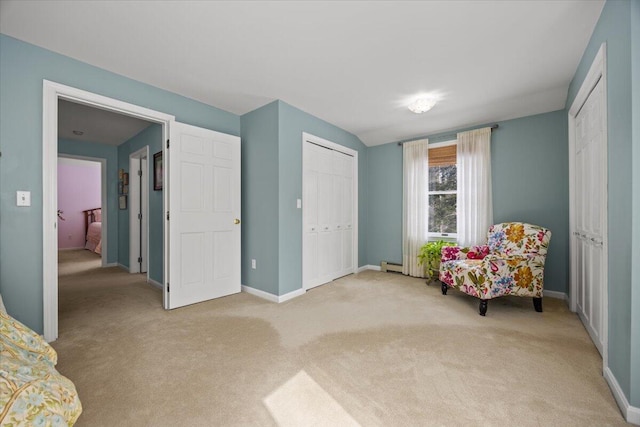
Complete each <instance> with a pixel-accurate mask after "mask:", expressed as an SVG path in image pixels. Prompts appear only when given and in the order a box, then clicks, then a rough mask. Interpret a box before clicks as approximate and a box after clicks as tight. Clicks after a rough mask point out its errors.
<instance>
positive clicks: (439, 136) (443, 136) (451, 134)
mask: <svg viewBox="0 0 640 427" xmlns="http://www.w3.org/2000/svg"><path fill="white" fill-rule="evenodd" d="M499 127H500V125H498V124H495V125H491V132H493V131H494V130H496V129H498V128H499ZM477 129H482V128H477ZM470 130H475V129H470ZM451 136H458V134H457V133H450V134H445V135H438V138H448V137H451ZM424 138H429V137H428V136H427V137H424ZM418 139H422V138H418ZM412 141H417V140H416V139H413V140H412ZM405 142H411V141H402V142H398V145H402V144H404V143H405Z"/></svg>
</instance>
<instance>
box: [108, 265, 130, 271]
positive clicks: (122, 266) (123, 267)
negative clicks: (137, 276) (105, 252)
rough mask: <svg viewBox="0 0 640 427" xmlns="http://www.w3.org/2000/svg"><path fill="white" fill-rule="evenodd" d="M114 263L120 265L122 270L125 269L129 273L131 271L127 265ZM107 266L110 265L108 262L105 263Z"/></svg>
mask: <svg viewBox="0 0 640 427" xmlns="http://www.w3.org/2000/svg"><path fill="white" fill-rule="evenodd" d="M115 265H117V266H118V267H120V268H121V269H123V270H124V271H126V272H127V273H131V271H130V270H129V267H127V266H125V265H123V264H120V263H116V264H115ZM107 266H110V264H107Z"/></svg>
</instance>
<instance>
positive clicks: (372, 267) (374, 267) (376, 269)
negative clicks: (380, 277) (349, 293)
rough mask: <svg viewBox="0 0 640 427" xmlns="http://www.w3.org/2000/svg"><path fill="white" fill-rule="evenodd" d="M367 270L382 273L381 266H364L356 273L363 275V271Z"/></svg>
mask: <svg viewBox="0 0 640 427" xmlns="http://www.w3.org/2000/svg"><path fill="white" fill-rule="evenodd" d="M366 270H374V271H380V266H379V265H371V264H369V265H363V266H362V267H358V269H357V270H356V273H362V272H363V271H366Z"/></svg>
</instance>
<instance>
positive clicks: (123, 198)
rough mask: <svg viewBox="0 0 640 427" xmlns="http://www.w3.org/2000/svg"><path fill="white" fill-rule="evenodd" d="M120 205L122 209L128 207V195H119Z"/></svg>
mask: <svg viewBox="0 0 640 427" xmlns="http://www.w3.org/2000/svg"><path fill="white" fill-rule="evenodd" d="M118 207H119V208H120V209H127V196H120V197H118Z"/></svg>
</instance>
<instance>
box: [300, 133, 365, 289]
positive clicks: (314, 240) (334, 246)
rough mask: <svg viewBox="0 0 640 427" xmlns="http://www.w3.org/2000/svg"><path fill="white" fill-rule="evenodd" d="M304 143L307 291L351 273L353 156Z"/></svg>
mask: <svg viewBox="0 0 640 427" xmlns="http://www.w3.org/2000/svg"><path fill="white" fill-rule="evenodd" d="M305 144H306V145H305V150H304V159H303V175H304V189H303V202H304V205H303V283H304V287H305V288H306V289H309V288H313V287H315V286H318V285H322V284H324V283H327V282H330V281H332V280H334V279H336V278H338V277H341V276H344V275H346V274H350V273H352V272H353V265H354V263H353V157H351V156H349V155H346V154H343V153H340V152H337V151H334V150H331V149H328V148H325V147H321V146H318V145H316V144H312V143H309V142H306V143H305Z"/></svg>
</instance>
